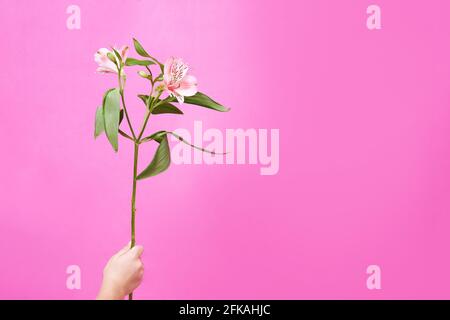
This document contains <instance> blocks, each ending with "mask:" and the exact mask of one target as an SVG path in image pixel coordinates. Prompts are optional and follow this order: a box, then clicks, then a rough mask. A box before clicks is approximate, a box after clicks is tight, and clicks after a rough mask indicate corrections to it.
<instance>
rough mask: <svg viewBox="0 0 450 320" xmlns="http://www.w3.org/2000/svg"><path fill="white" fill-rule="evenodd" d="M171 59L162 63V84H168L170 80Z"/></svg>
mask: <svg viewBox="0 0 450 320" xmlns="http://www.w3.org/2000/svg"><path fill="white" fill-rule="evenodd" d="M173 60H174V58H173V57H170V58H169V59H167V60H166V63H164V82H166V83H169V82H170V81H171V80H172V75H171V74H170V70H171V69H172V64H173Z"/></svg>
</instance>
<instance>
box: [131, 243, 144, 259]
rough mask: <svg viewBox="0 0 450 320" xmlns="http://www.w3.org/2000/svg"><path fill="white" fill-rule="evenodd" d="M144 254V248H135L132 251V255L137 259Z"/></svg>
mask: <svg viewBox="0 0 450 320" xmlns="http://www.w3.org/2000/svg"><path fill="white" fill-rule="evenodd" d="M142 252H144V247H143V246H134V247H133V248H131V250H130V254H132V255H133V256H135V257H136V258H139V257H140V256H141V255H142Z"/></svg>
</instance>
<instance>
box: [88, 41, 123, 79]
mask: <svg viewBox="0 0 450 320" xmlns="http://www.w3.org/2000/svg"><path fill="white" fill-rule="evenodd" d="M116 51H117V52H118V53H119V54H120V58H121V59H122V61H123V63H125V60H126V59H127V52H128V46H123V47H121V48H120V49H116ZM108 53H112V54H113V55H114V56H116V59H117V58H119V57H117V55H116V54H114V51H112V50H108V49H106V48H101V49H99V50H98V51H97V52H96V53H95V54H94V60H95V62H97V64H98V68H97V71H98V72H100V73H118V72H119V70H118V69H117V66H116V65H115V63H114V62H112V61H111V60H109V58H108Z"/></svg>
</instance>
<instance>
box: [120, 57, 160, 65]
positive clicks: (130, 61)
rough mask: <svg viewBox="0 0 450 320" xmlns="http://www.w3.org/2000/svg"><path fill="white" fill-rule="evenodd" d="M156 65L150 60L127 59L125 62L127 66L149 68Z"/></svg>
mask: <svg viewBox="0 0 450 320" xmlns="http://www.w3.org/2000/svg"><path fill="white" fill-rule="evenodd" d="M152 64H155V63H154V62H153V61H150V60H138V59H134V58H127V60H126V61H125V65H126V66H149V65H152Z"/></svg>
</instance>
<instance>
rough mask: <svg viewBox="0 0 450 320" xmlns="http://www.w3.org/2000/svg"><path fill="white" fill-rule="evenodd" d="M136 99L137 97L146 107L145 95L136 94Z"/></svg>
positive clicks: (146, 97)
mask: <svg viewBox="0 0 450 320" xmlns="http://www.w3.org/2000/svg"><path fill="white" fill-rule="evenodd" d="M138 97H139V99H141V100H142V102H143V103H144V104H145V105H147V99H148V96H147V95H145V94H138Z"/></svg>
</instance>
